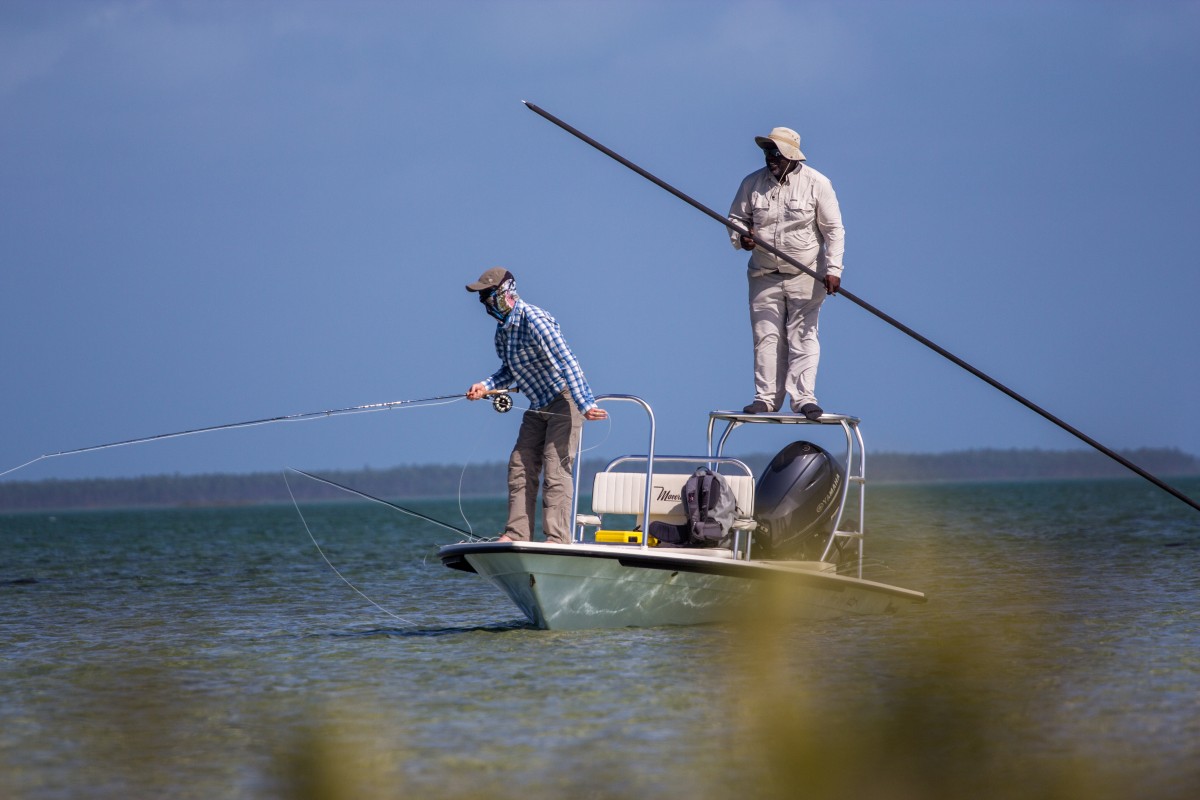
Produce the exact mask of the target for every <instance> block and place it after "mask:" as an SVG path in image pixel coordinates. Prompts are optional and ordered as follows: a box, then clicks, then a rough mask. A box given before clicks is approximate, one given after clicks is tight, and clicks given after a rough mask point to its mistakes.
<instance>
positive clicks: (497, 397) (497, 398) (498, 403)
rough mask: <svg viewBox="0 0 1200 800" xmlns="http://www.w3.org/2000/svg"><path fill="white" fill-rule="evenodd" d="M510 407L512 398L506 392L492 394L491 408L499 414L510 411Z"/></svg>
mask: <svg viewBox="0 0 1200 800" xmlns="http://www.w3.org/2000/svg"><path fill="white" fill-rule="evenodd" d="M512 407H513V401H512V398H511V397H509V396H508V393H507V392H505V393H503V394H494V395H492V408H494V409H496V410H497V411H499V412H500V413H501V414H503V413H505V412H507V411H511V410H512Z"/></svg>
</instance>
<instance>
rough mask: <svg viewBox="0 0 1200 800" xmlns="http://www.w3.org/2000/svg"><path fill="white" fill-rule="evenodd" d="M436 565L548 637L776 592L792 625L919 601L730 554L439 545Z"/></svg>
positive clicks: (688, 619) (685, 621)
mask: <svg viewBox="0 0 1200 800" xmlns="http://www.w3.org/2000/svg"><path fill="white" fill-rule="evenodd" d="M717 552H722V555H720V556H718V555H715V553H717ZM438 555H439V557H440V558H441V559H442V562H443V563H444V564H445V565H446V566H448V567H452V568H455V569H461V570H464V571H467V572H476V573H478V574H480V575H482V576H484V577H485V578H487V579H488V580H489V581H491V582H492V583H493V584H495V585H496V586H497V587H499V588H500V589H501V591H503V592H504V593H505V594H507V595H508V596H509V598H510V599H512V601H513V603H515V604H516V606H517V607H518V608H520V609H521V611H522V612H523V613H524V614H525V616H526V617H528V618H529V620H530V621H531V622H532V623H533V624H535V625H537V626H538V627H540V628H546V629H549V630H580V629H588V628H623V627H651V626H657V625H699V624H705V623H712V622H722V621H728V620H732V619H736V618H738V617H739V616H740V615H742V614H743V613H744V611H745V610H746V609H747V607H748V606H749V605H750V604H751V602H752V601H753V600H754V599H755V598H756V597H757V596H759V592H760V591H761V590H763V589H764V588H765V587H767V586H775V585H778V586H783V587H785V588H786V590H787V591H788V595H787V596H788V598H789V600H790V601H791V603H793V604H794V605H793V607H791V608H789V609H788V611H789V613H791V614H793V615H794V616H795V618H797V619H809V620H819V619H832V618H836V617H840V616H844V615H847V614H891V613H895V612H897V611H899V610H900V609H902V608H903V607H905V606H908V605H912V604H915V603H924V602H925V595H923V594H922V593H920V592H916V591H912V590H909V589H902V588H900V587H896V586H889V585H887V584H882V583H876V582H873V581H868V580H863V579H860V578H852V577H848V576H844V575H837V574H835V573H833V572H827V571H821V570H820V569H818V568H817V567H819V566H822V565H817V564H814V563H813V562H772V561H744V560H734V559H732V558H730V557H729V551H712V552H711V553H705V552H704V551H699V552H697V551H680V550H670V549H666V548H642V547H629V546H620V545H585V544H549V543H534V542H483V543H462V544H454V545H447V546H445V547H442V548H441V549H440V550H439V551H438ZM823 566H825V567H828V565H823Z"/></svg>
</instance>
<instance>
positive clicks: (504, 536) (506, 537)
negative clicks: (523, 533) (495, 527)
mask: <svg viewBox="0 0 1200 800" xmlns="http://www.w3.org/2000/svg"><path fill="white" fill-rule="evenodd" d="M496 541H497V542H515V541H516V539H514V538H512V537H511V536H509V535H508V534H507V533H502V534H500V536H498V537H497V538H496Z"/></svg>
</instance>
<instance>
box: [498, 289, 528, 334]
mask: <svg viewBox="0 0 1200 800" xmlns="http://www.w3.org/2000/svg"><path fill="white" fill-rule="evenodd" d="M524 314H525V301H524V300H522V299H521V298H520V297H518V298H517V302H516V303H514V304H513V307H512V311H510V312H508V316H507V317H505V318H504V321H503V322H498V323H496V324H498V325H499V326H500V327H501V328H504V329H505V330H511V329H512V328H515V327H516V326H517V317H518V316H524Z"/></svg>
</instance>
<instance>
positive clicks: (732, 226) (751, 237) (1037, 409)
mask: <svg viewBox="0 0 1200 800" xmlns="http://www.w3.org/2000/svg"><path fill="white" fill-rule="evenodd" d="M522 102H523V103H524V104H525V107H526V108H528V109H529V110H530V111H532V112H534V113H535V114H537V115H538V116H540V117H542V118H543V119H545V120H547V121H549V122H552V123H554V124H555V125H557V126H558V127H559V128H562V129H563V130H564V131H566V132H567V133H569V134H571V135H572V136H574V137H575V138H577V139H579V140H580V141H582V142H584V143H586V144H588V145H590V146H592V147H594V148H595V149H597V150H599V151H600V152H601V153H604V154H605V155H606V156H608V157H609V158H612V159H613V160H614V161H616V162H617V163H619V164H621V165H622V166H625V167H627V168H629V169H630V170H632V171H634V172H636V173H637V174H638V175H641V176H642V177H643V178H645V179H646V180H648V181H650V182H651V183H653V184H655V185H656V186H658V187H659V188H661V189H664V190H665V191H667V192H669V193H671V194H673V195H675V196H676V197H678V198H679V199H680V200H682V201H684V202H685V203H687V204H688V205H690V206H692V207H693V208H695V209H696V210H697V211H700V212H701V213H702V214H705V215H706V216H708V217H711V218H712V219H714V220H716V221H717V222H719V223H721V225H723V226H724V227H725V228H727V229H728V230H730V231H731V232H733V233H734V234H737V235H739V236H745V237H747V239H748V241H750V242H753V243H754V245H755V247H757V248H762V249H763V250H764V251H766V252H768V253H770V254H771V255H773V256H775V257H776V258H778V259H781V260H782V261H784V262H786V263H787V264H790V265H791V266H792V267H794V268H796V269H797V270H800V271H801V272H803V273H805V274H807V275H809V276H811V277H812V278H814V279H815V280H822V278H823V276H821V275H820V274H818V273H817V272H815V271H814V270H813V269H811V268H810V267H808V266H805V265H804V264H802V263H800V262H799V261H797V260H796V259H795V258H793V257H792V256H791V255H789V254H787V253H785V252H783V251H781V250H780V249H779V248H777V247H775V246H774V245H773V244H771V243H770V242H767V241H764V240H763V239H761V238H760V237H758V236H757V235H755V233H754V232H753V231H751V230H749V229H748V228H746V227H745V226H744V225H742V224H740V223H739V222H737V221H736V220H734V219H730V218H729V217H726V216H723V215H721V214H718V213H717V212H716V211H713V210H712V209H711V208H709V207H708V206H706V205H704V204H702V203H700V202H699V201H697V200H695V199H693V198H692V197H689V196H688V195H686V194H684V193H683V192H681V191H680V190H679V189H676V188H675V187H674V186H672V185H670V184H669V183H667V182H666V181H663V180H661V179H660V178H658V177H655V176H654V175H652V174H651V173H649V172H647V171H646V170H645V169H643V168H642V167H639V166H638V165H637V164H634V163H633V162H632V161H630V160H629V159H627V158H625V157H624V156H621V155H620V154H618V153H617V152H615V151H613V150H611V149H609V148H608V147H605V146H604V145H603V144H601V143H600V142H598V141H596V140H595V139H593V138H591V137H590V136H588V135H587V134H585V133H583V132H582V131H580V130H579V129H577V128H575V127H573V126H571V125H570V124H568V123H566V122H564V121H563V120H561V119H559V118H558V117H556V116H554V115H553V114H551V113H550V112H548V111H545V110H544V109H542V108H539V107H538V106H536V105H534V104H533V103H530V102H529V101H527V100H526V101H522ZM837 293H838V296H839V297H845V298H846V299H847V300H849V301H850V302H852V303H854V304H855V305H857V306H859V307H860V308H862V309H863V310H865V311H868V312H870V313H871V314H873V315H875V316H876V317H878V318H879V319H881V320H883V321H884V322H886V323H888V324H889V325H891V326H892V327H893V328H896V329H897V330H899V331H900V332H901V333H904V334H905V335H907V336H909V337H910V338H912V339H915V340H916V341H918V342H920V343H921V344H923V345H925V346H926V347H928V348H929V349H930V350H933V351H934V352H935V353H937V354H938V355H940V356H942V357H943V358H945V359H947V360H949V361H951V362H953V363H954V364H956V365H957V366H959V367H961V368H962V369H964V370H966V371H967V372H969V373H971V374H972V375H974V376H975V377H977V378H979V379H980V380H982V381H983V382H985V383H987V384H988V385H989V386H991V387H993V388H994V389H997V390H998V391H1000V392H1003V393H1004V394H1006V395H1008V396H1009V397H1011V398H1012V399H1013V400H1016V401H1017V402H1018V403H1020V404H1021V405H1023V406H1025V407H1026V408H1028V409H1029V410H1031V411H1033V412H1034V413H1036V414H1038V415H1039V416H1041V417H1043V418H1044V419H1046V420H1048V421H1050V422H1052V423H1054V424H1055V425H1057V426H1058V427H1060V428H1062V429H1063V430H1064V431H1066V432H1067V433H1069V434H1071V435H1072V436H1074V437H1075V438H1077V439H1079V440H1080V441H1082V442H1084V443H1085V444H1087V445H1088V446H1089V447H1092V448H1094V449H1096V450H1098V451H1099V452H1101V453H1103V454H1104V455H1106V456H1108V457H1109V458H1111V459H1112V460H1113V461H1116V462H1117V463H1118V464H1120V465H1121V466H1123V467H1125V468H1126V469H1128V470H1130V471H1131V472H1133V473H1135V474H1137V475H1139V476H1140V477H1142V478H1145V479H1146V480H1148V481H1150V482H1151V483H1153V484H1154V485H1155V486H1157V487H1158V488H1160V489H1162V490H1163V491H1165V492H1167V493H1168V494H1170V495H1172V496H1173V497H1175V498H1176V499H1178V500H1181V501H1182V502H1184V503H1187V504H1188V505H1189V506H1191V507H1192V508H1194V509H1196V510H1197V511H1200V502H1197V501H1196V500H1193V499H1192V498H1191V497H1188V496H1187V495H1186V494H1184V493H1183V492H1181V491H1180V490H1179V489H1177V488H1175V487H1174V486H1171V485H1170V484H1168V483H1166V482H1165V481H1163V480H1162V479H1161V478H1159V477H1157V476H1155V475H1153V474H1151V473H1150V472H1148V471H1147V470H1145V469H1143V468H1142V467H1140V466H1138V465H1137V464H1135V463H1133V462H1132V461H1130V460H1129V459H1127V458H1125V457H1124V456H1122V455H1121V454H1120V453H1117V452H1116V451H1114V450H1112V449H1110V448H1108V447H1106V446H1105V445H1103V444H1101V443H1100V442H1098V441H1096V440H1095V439H1093V438H1092V437H1090V436H1088V435H1087V434H1085V433H1083V432H1082V431H1080V430H1078V429H1077V428H1075V427H1074V426H1072V425H1070V424H1069V423H1067V422H1065V421H1064V420H1062V419H1060V418H1059V417H1057V416H1055V415H1054V414H1051V413H1050V412H1049V411H1047V410H1046V409H1044V408H1042V407H1041V406H1039V405H1037V404H1035V403H1033V402H1032V401H1030V400H1028V399H1027V398H1025V397H1023V396H1022V395H1020V394H1018V393H1017V392H1015V391H1013V390H1012V389H1010V388H1008V387H1007V386H1005V385H1004V384H1002V383H1000V382H999V381H998V380H996V379H995V378H993V377H991V376H990V375H988V374H987V373H985V372H983V371H981V370H979V369H977V368H976V367H974V366H972V365H971V364H969V363H967V362H966V361H964V360H963V359H961V358H959V357H958V356H956V355H954V354H953V353H951V352H950V351H949V350H947V349H945V348H944V347H942V346H941V345H939V344H937V343H936V342H934V341H932V340H931V339H928V338H926V337H925V336H922V335H921V334H920V333H917V332H916V331H915V330H913V329H912V328H910V327H908V326H907V325H905V324H904V323H902V322H900V321H899V320H897V319H895V318H894V317H892V316H890V315H888V314H886V313H885V312H883V311H881V310H880V309H878V308H876V307H875V306H873V305H871V304H870V303H868V302H867V301H866V300H863V299H862V298H861V297H858V296H857V295H855V294H854V293H853V292H851V291H848V290H847V289H846V288H845V286H842V285H839V287H838V289H837Z"/></svg>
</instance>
